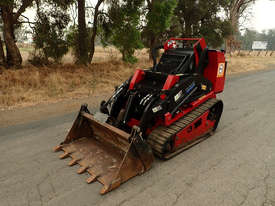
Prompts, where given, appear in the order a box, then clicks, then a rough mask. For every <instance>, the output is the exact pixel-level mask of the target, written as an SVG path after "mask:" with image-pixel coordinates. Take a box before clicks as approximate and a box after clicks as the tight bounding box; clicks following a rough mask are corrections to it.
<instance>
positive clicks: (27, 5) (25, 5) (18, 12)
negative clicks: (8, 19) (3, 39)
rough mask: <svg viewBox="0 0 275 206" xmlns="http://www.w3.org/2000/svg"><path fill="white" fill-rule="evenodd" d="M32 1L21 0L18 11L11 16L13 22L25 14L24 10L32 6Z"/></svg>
mask: <svg viewBox="0 0 275 206" xmlns="http://www.w3.org/2000/svg"><path fill="white" fill-rule="evenodd" d="M32 2H33V0H23V3H22V5H21V7H20V8H19V9H18V11H17V12H16V14H15V15H14V16H13V20H14V22H16V21H17V20H18V18H19V17H20V16H21V15H22V14H23V13H24V12H25V10H26V8H28V7H29V6H30V5H31V4H32Z"/></svg>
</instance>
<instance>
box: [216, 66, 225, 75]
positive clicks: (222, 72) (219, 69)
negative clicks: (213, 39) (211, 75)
mask: <svg viewBox="0 0 275 206" xmlns="http://www.w3.org/2000/svg"><path fill="white" fill-rule="evenodd" d="M224 68H225V63H219V66H218V74H217V77H223V76H224Z"/></svg>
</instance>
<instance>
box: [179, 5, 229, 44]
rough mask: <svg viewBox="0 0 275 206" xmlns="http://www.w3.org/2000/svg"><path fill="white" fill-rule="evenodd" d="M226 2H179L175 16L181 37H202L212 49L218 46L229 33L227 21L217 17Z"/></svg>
mask: <svg viewBox="0 0 275 206" xmlns="http://www.w3.org/2000/svg"><path fill="white" fill-rule="evenodd" d="M226 1H227V0H213V1H198V0H184V1H179V3H178V5H177V7H176V9H175V16H176V17H177V18H178V22H179V24H180V28H182V30H181V34H180V35H181V36H183V37H199V36H203V37H205V38H206V40H207V42H208V43H209V44H210V45H211V46H212V47H218V46H220V45H221V44H222V43H223V38H224V37H225V36H227V35H229V34H230V31H231V27H230V23H229V21H227V20H224V19H223V18H222V17H220V15H219V13H220V12H221V11H222V8H223V7H224V6H225V5H226Z"/></svg>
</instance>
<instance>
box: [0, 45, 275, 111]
mask: <svg viewBox="0 0 275 206" xmlns="http://www.w3.org/2000/svg"><path fill="white" fill-rule="evenodd" d="M23 56H24V57H25V56H27V55H26V53H24V52H23ZM136 56H137V57H138V59H139V62H138V63H137V64H134V65H130V64H126V63H123V62H121V61H120V60H119V59H120V58H121V56H120V54H119V52H118V51H116V50H115V49H114V48H101V47H97V48H96V53H95V58H94V63H93V64H92V65H90V66H89V67H79V66H76V65H74V64H72V62H73V58H72V56H71V55H67V56H66V57H65V58H64V60H63V62H65V64H64V65H53V66H51V67H42V68H36V67H33V66H30V65H26V64H25V66H24V68H23V69H20V70H4V71H3V73H2V74H0V109H7V108H12V107H17V106H28V105H33V104H37V103H41V102H57V101H60V100H63V99H68V98H80V97H88V96H91V95H99V94H104V93H106V92H110V91H112V90H113V87H114V86H115V85H118V84H120V83H121V82H122V81H125V80H126V79H127V78H128V77H129V76H130V75H132V73H133V72H134V70H135V69H137V68H148V67H149V66H151V64H152V63H151V62H149V61H148V54H147V51H146V50H145V49H144V50H141V51H138V52H137V53H136ZM227 61H228V63H229V64H228V70H227V72H228V73H229V74H234V73H239V72H246V71H251V70H256V69H257V70H258V69H264V68H267V67H268V66H269V65H272V64H275V57H270V56H266V57H262V56H259V57H255V56H246V55H241V56H232V57H227Z"/></svg>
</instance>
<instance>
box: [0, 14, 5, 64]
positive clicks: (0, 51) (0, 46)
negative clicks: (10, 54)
mask: <svg viewBox="0 0 275 206" xmlns="http://www.w3.org/2000/svg"><path fill="white" fill-rule="evenodd" d="M0 28H1V31H3V23H2V19H1V18H0ZM1 66H6V58H5V54H4V48H3V43H2V37H1V33H0V67H1Z"/></svg>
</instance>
